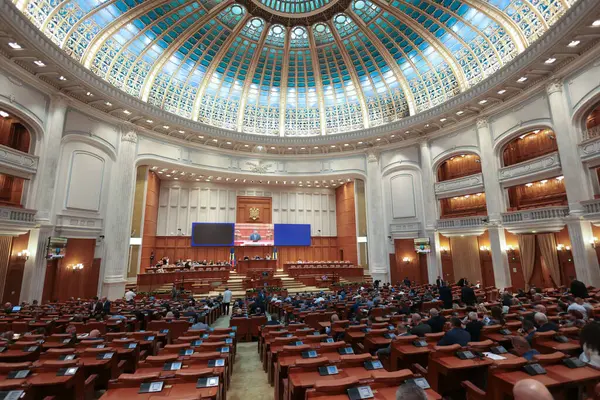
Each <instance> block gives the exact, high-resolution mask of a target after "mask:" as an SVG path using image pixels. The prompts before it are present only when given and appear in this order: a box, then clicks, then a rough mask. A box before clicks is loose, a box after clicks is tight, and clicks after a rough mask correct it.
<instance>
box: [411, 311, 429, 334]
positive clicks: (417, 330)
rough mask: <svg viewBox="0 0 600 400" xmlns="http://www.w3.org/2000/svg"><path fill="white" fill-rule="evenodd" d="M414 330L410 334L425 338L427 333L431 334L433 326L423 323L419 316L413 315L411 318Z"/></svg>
mask: <svg viewBox="0 0 600 400" xmlns="http://www.w3.org/2000/svg"><path fill="white" fill-rule="evenodd" d="M411 322H412V328H410V333H411V334H413V335H417V336H419V337H423V336H425V334H426V333H431V326H429V325H427V324H426V323H423V322H422V320H421V316H420V315H419V314H413V315H412V316H411Z"/></svg>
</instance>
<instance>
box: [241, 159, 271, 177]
mask: <svg viewBox="0 0 600 400" xmlns="http://www.w3.org/2000/svg"><path fill="white" fill-rule="evenodd" d="M246 165H247V166H248V167H249V170H250V172H254V173H255V174H261V175H262V174H268V173H269V172H272V171H271V168H273V164H272V163H268V164H267V163H264V162H262V161H259V162H258V163H253V162H250V161H247V162H246Z"/></svg>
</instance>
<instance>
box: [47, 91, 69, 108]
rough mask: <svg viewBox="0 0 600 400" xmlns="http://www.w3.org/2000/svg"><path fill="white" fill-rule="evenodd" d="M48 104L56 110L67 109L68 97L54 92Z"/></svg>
mask: <svg viewBox="0 0 600 400" xmlns="http://www.w3.org/2000/svg"><path fill="white" fill-rule="evenodd" d="M50 104H51V105H53V106H54V107H57V108H67V106H68V105H69V97H67V95H65V94H63V93H60V92H56V93H54V94H52V95H51V96H50Z"/></svg>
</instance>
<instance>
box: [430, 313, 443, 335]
mask: <svg viewBox="0 0 600 400" xmlns="http://www.w3.org/2000/svg"><path fill="white" fill-rule="evenodd" d="M429 315H430V318H429V319H428V320H427V325H429V326H430V327H431V333H439V332H443V331H444V324H445V323H446V318H444V316H443V315H440V312H439V311H438V310H437V309H436V308H432V309H431V310H429Z"/></svg>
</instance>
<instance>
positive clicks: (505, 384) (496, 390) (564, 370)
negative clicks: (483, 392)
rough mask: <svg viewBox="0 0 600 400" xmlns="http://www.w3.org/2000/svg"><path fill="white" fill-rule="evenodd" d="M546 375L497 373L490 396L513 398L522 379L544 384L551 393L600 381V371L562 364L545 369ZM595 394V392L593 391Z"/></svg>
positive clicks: (520, 372)
mask: <svg viewBox="0 0 600 400" xmlns="http://www.w3.org/2000/svg"><path fill="white" fill-rule="evenodd" d="M544 368H545V369H546V372H547V373H546V374H544V375H535V376H531V375H529V374H528V373H527V372H525V371H523V370H518V371H507V372H500V373H495V374H494V375H492V377H491V378H490V382H488V391H487V392H488V394H489V395H490V396H491V398H492V399H494V400H501V399H504V398H505V397H510V398H512V390H513V386H514V385H515V384H516V383H517V382H518V381H520V380H522V379H534V380H536V381H538V382H540V383H542V384H544V385H545V386H546V387H547V388H548V390H550V391H551V392H557V391H561V390H563V389H565V388H566V387H568V386H571V387H573V386H582V385H586V384H587V383H590V382H591V383H593V384H595V383H596V382H597V381H598V379H600V371H598V370H595V369H593V368H590V367H583V368H575V369H571V368H568V367H567V366H565V365H562V364H556V365H548V366H546V367H544ZM592 392H593V391H592Z"/></svg>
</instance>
